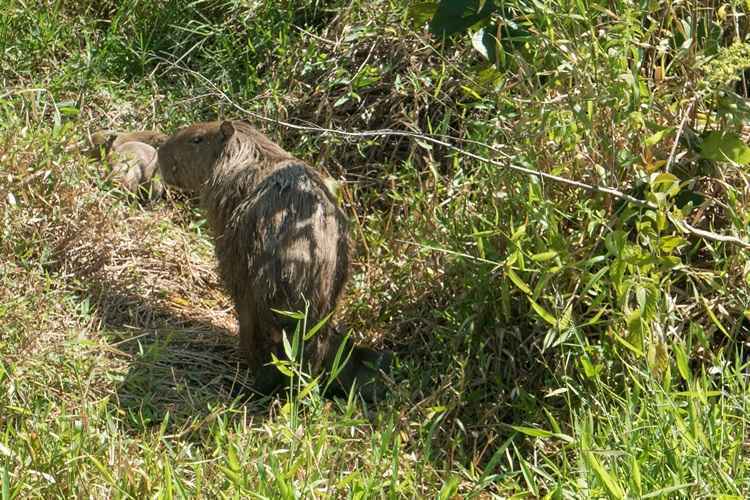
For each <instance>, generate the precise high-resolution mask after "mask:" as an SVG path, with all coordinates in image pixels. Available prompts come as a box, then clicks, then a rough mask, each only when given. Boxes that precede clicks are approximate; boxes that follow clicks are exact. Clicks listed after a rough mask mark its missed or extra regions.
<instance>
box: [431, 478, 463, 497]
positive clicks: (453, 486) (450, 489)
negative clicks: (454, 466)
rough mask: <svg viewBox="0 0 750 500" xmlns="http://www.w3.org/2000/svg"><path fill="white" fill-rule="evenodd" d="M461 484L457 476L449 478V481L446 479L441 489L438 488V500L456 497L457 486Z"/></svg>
mask: <svg viewBox="0 0 750 500" xmlns="http://www.w3.org/2000/svg"><path fill="white" fill-rule="evenodd" d="M460 483H461V481H460V479H459V478H458V476H451V477H450V479H448V480H447V481H446V482H445V484H443V487H442V488H440V492H439V493H438V496H437V497H438V498H439V499H440V500H448V499H450V498H454V497H455V495H456V492H458V486H459V484H460Z"/></svg>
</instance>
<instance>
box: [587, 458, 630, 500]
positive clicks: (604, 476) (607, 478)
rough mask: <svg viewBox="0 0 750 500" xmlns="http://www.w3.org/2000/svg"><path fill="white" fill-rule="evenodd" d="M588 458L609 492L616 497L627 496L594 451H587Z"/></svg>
mask: <svg viewBox="0 0 750 500" xmlns="http://www.w3.org/2000/svg"><path fill="white" fill-rule="evenodd" d="M586 458H587V459H588V460H587V461H588V463H589V464H590V465H591V468H592V469H594V473H595V474H596V476H597V477H598V478H599V480H600V481H601V482H602V483H603V484H604V487H605V488H606V489H607V491H608V492H609V494H610V496H612V497H614V498H625V492H623V490H622V486H620V483H619V482H618V481H617V479H615V478H614V477H612V475H611V474H610V473H609V472H607V470H606V469H605V468H604V467H603V466H602V464H601V463H599V460H597V459H596V457H595V456H594V454H593V453H591V452H590V451H588V452H586Z"/></svg>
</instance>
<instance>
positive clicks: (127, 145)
mask: <svg viewBox="0 0 750 500" xmlns="http://www.w3.org/2000/svg"><path fill="white" fill-rule="evenodd" d="M166 139H167V136H166V135H164V134H162V133H161V132H157V131H153V130H144V131H140V132H125V133H117V132H109V131H102V132H97V133H95V134H93V135H92V137H91V148H90V149H89V150H88V151H87V152H86V154H87V155H89V156H91V157H93V158H96V159H105V158H106V159H107V163H108V164H109V166H110V167H111V170H110V172H109V174H108V175H107V180H113V181H114V182H115V183H117V184H119V185H120V186H122V187H123V188H124V189H125V190H126V191H128V192H131V193H134V194H139V195H145V196H147V197H148V198H149V199H151V200H154V199H157V198H160V197H161V195H162V193H163V187H162V185H161V182H160V181H159V180H158V179H156V178H154V174H155V173H156V170H157V166H158V164H157V160H156V156H157V151H156V148H157V147H159V146H160V145H161V144H163V143H164V141H165V140H166Z"/></svg>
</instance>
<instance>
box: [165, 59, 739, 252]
mask: <svg viewBox="0 0 750 500" xmlns="http://www.w3.org/2000/svg"><path fill="white" fill-rule="evenodd" d="M157 59H161V60H162V61H164V62H166V63H167V64H169V65H171V66H173V67H174V68H176V69H179V70H181V71H186V72H188V73H190V74H192V75H194V76H196V77H198V78H200V79H201V80H203V81H204V82H205V83H206V84H207V85H208V86H209V87H210V88H211V89H213V91H214V92H215V93H216V94H217V95H218V96H219V97H221V98H222V99H223V100H225V101H226V102H227V103H228V104H229V105H230V106H232V107H234V108H235V109H237V110H238V111H240V112H241V113H244V114H246V115H249V116H252V117H253V118H257V119H258V120H262V121H265V122H268V123H274V124H276V125H281V126H283V127H287V128H291V129H295V130H304V131H308V132H316V133H318V134H321V135H338V136H341V137H348V138H354V137H385V136H395V137H409V138H412V139H415V140H419V141H424V142H429V143H432V144H437V145H439V146H443V147H445V148H448V149H450V150H452V151H455V152H456V153H458V154H460V155H463V156H466V157H468V158H472V159H474V160H477V161H480V162H483V163H489V164H492V165H496V166H498V167H501V168H505V169H508V170H513V171H515V172H520V173H522V174H525V175H530V176H534V177H537V178H539V179H546V180H550V181H553V182H557V183H560V184H566V185H568V186H573V187H577V188H580V189H584V190H586V191H589V192H594V193H602V194H607V195H609V196H612V197H614V198H617V199H620V200H625V201H627V202H629V203H632V204H633V205H636V206H639V207H643V208H649V209H652V210H657V209H658V207H657V206H656V205H655V204H654V203H651V202H649V201H646V200H641V199H639V198H636V197H635V196H632V195H629V194H627V193H623V192H622V191H619V190H617V189H614V188H611V187H608V186H596V185H592V184H586V183H585V182H580V181H576V180H572V179H567V178H565V177H561V176H559V175H553V174H548V173H546V172H540V171H538V170H533V169H530V168H526V167H522V166H520V165H514V164H513V163H510V162H508V163H501V162H499V161H497V160H494V159H492V158H487V157H484V156H481V155H478V154H476V153H472V152H471V151H467V150H465V149H462V148H460V147H458V146H455V145H453V144H451V143H450V142H448V140H449V139H450V140H454V141H455V140H456V138H453V137H448V136H445V135H436V134H422V133H417V132H410V131H406V130H393V129H377V130H365V131H361V132H352V131H348V130H340V129H332V128H325V127H320V126H306V125H297V124H295V123H290V122H287V121H284V120H277V119H274V118H269V117H267V116H263V115H261V114H259V113H255V112H253V111H250V110H248V109H245V108H243V107H242V106H240V105H239V104H237V103H236V102H235V101H234V100H232V98H230V97H229V96H228V95H227V94H226V93H225V92H224V91H222V90H221V89H220V88H219V87H218V86H217V85H216V84H215V83H214V82H212V81H211V80H209V79H208V78H206V77H205V76H203V75H202V74H200V73H199V72H197V71H194V70H192V69H190V68H186V67H184V66H180V65H178V64H176V63H174V62H172V61H169V60H167V59H164V58H162V57H157ZM694 101H695V100H693V103H694ZM691 107H692V104H691ZM688 114H689V113H686V114H685V117H683V120H682V124H681V125H680V130H679V131H678V137H677V139H676V140H675V144H676V142H677V140H678V139H679V135H680V134H681V132H682V129H683V127H684V124H685V121H686V117H687V116H688ZM472 142H474V141H472ZM479 144H480V145H482V146H486V147H487V148H489V149H491V150H493V151H495V152H498V153H500V154H502V155H504V156H505V157H506V158H507V159H508V160H510V158H511V157H510V155H508V154H507V153H504V152H502V151H500V150H498V149H497V148H495V147H493V146H491V145H489V144H481V143H479ZM673 149H674V148H673ZM673 153H674V150H673ZM670 156H671V155H670ZM670 220H672V222H673V223H674V224H675V225H676V226H677V227H679V228H680V229H682V230H683V231H685V232H688V233H693V234H695V235H697V236H700V237H702V238H706V239H708V240H713V241H721V242H725V243H735V244H738V245H740V246H742V247H744V248H750V243H748V242H747V241H745V240H743V239H740V238H737V237H735V236H727V235H723V234H717V233H714V232H712V231H707V230H704V229H698V228H696V227H693V226H691V225H690V224H688V223H687V222H685V221H678V220H676V219H674V218H673V217H670Z"/></svg>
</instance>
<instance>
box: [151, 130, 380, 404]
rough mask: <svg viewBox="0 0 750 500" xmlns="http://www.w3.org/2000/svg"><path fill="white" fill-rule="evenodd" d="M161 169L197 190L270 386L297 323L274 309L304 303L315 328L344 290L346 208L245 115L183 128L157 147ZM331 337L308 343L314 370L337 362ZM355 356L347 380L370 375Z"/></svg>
mask: <svg viewBox="0 0 750 500" xmlns="http://www.w3.org/2000/svg"><path fill="white" fill-rule="evenodd" d="M159 168H160V169H161V171H162V177H163V178H164V180H165V182H166V183H167V184H171V185H175V186H177V187H181V188H184V189H188V190H198V191H200V192H201V199H202V204H203V206H204V208H205V209H206V212H207V218H208V221H209V225H210V227H211V229H212V232H213V235H214V244H215V249H216V257H217V260H218V263H219V271H220V274H221V277H222V279H223V282H224V284H225V286H226V288H227V289H228V291H229V293H230V294H231V295H232V298H233V299H234V301H235V305H236V309H237V313H238V316H239V322H240V343H241V348H242V350H243V351H244V353H245V355H246V357H247V359H248V361H249V362H250V364H251V366H253V367H254V368H255V369H256V370H257V372H256V373H257V375H256V386H257V387H258V388H259V389H260V390H264V391H268V390H271V389H272V388H273V387H275V386H277V385H278V384H279V383H280V374H279V372H278V371H277V370H276V369H275V368H273V367H267V366H265V365H266V364H267V363H268V362H269V361H271V359H272V355H275V356H276V357H278V358H280V359H283V358H284V357H285V356H284V352H283V341H282V332H283V331H284V330H286V332H287V334H288V335H289V336H290V337H291V334H292V332H293V329H294V326H295V323H293V322H290V320H289V318H288V317H286V316H284V315H281V314H279V313H278V312H276V311H302V312H304V311H306V312H307V327H308V328H310V327H312V326H313V325H315V324H316V323H317V322H318V321H320V320H323V319H325V318H326V317H327V316H328V315H330V314H331V313H332V311H333V310H334V308H335V306H336V303H337V302H338V300H339V297H340V296H341V292H342V290H343V288H344V285H345V283H346V279H347V276H348V269H349V242H348V236H347V235H348V233H347V220H346V217H345V215H344V213H343V212H342V211H341V209H340V208H339V207H338V205H337V203H336V201H335V199H334V198H333V196H332V195H331V193H330V191H329V190H328V188H327V187H326V185H325V183H324V181H323V178H322V177H321V176H320V174H318V173H317V172H316V171H315V170H314V169H312V168H311V167H309V166H307V165H306V164H304V163H303V162H301V161H300V160H297V159H295V158H293V157H292V156H291V155H290V154H289V153H287V152H286V151H284V150H283V149H282V148H280V147H279V146H277V145H276V144H274V143H272V142H271V141H270V140H268V139H267V138H266V137H265V136H263V135H262V134H261V133H260V132H258V131H257V130H256V129H254V128H252V127H251V126H250V125H248V124H246V123H244V122H239V121H232V122H229V121H225V122H211V123H200V124H196V125H193V126H192V127H188V128H186V129H183V130H181V131H180V132H178V133H177V134H175V135H174V136H173V137H172V138H171V139H169V140H168V141H167V142H166V143H165V144H164V145H163V146H161V147H160V149H159ZM332 339H334V340H339V339H338V335H336V333H335V330H334V329H333V328H329V327H327V328H323V329H321V330H320V331H319V332H318V333H317V334H316V335H315V336H314V337H313V338H312V339H311V340H309V341H308V342H307V343H306V345H305V350H304V359H305V361H306V363H307V365H308V367H309V368H310V369H311V370H312V371H313V372H317V371H319V370H320V369H321V368H323V367H324V365H328V364H330V362H331V361H332V357H333V355H334V353H335V350H336V349H337V348H338V342H336V341H332ZM354 357H355V358H357V357H358V355H355V356H354ZM360 357H361V356H360ZM356 364H357V363H356V360H355V363H354V365H353V366H351V367H350V368H349V369H348V371H345V374H344V377H345V378H349V379H352V380H353V379H355V378H356V379H358V380H359V382H360V383H362V382H363V380H361V379H362V374H363V373H366V375H367V378H372V376H371V375H372V374H371V373H370V372H371V371H372V369H371V368H365V367H363V366H359V367H357V366H356ZM368 370H369V371H368ZM346 382H347V383H351V380H347V381H346Z"/></svg>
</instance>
